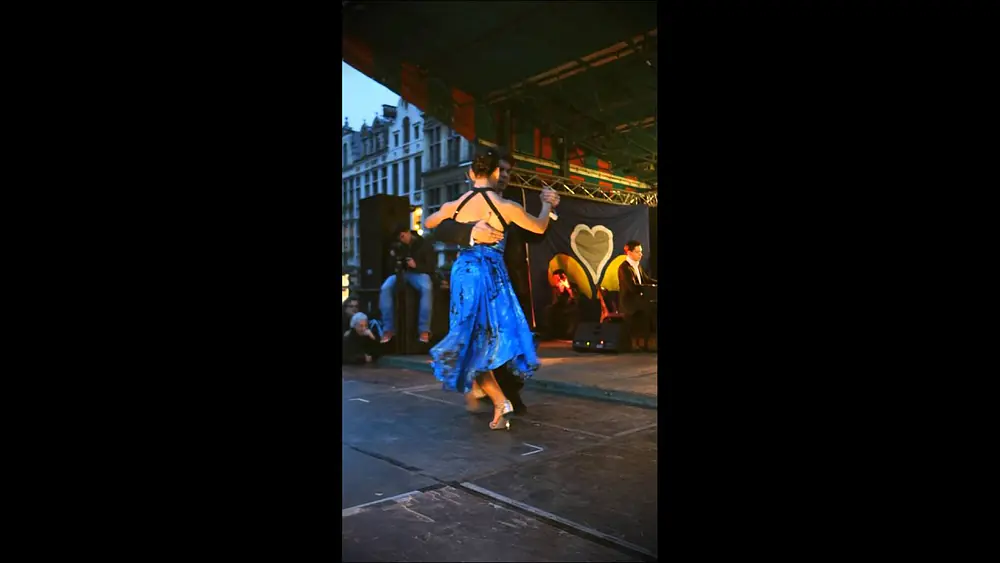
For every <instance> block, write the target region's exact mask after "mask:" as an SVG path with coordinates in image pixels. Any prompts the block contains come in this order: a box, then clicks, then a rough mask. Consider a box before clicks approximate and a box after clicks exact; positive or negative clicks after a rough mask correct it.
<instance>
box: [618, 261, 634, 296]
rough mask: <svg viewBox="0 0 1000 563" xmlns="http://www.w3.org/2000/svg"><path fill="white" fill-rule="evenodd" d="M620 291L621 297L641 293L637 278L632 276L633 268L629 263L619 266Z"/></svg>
mask: <svg viewBox="0 0 1000 563" xmlns="http://www.w3.org/2000/svg"><path fill="white" fill-rule="evenodd" d="M618 291H619V293H620V294H621V295H625V294H635V293H638V292H639V288H638V286H637V285H636V283H635V278H634V277H633V275H632V267H631V266H630V265H629V263H628V262H622V263H621V264H619V265H618Z"/></svg>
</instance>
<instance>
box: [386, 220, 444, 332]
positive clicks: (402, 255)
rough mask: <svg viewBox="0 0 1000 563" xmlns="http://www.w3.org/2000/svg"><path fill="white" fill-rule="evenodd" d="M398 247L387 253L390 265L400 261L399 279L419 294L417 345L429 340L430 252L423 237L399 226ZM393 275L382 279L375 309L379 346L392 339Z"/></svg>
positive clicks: (432, 260)
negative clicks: (379, 321) (379, 326)
mask: <svg viewBox="0 0 1000 563" xmlns="http://www.w3.org/2000/svg"><path fill="white" fill-rule="evenodd" d="M395 232H396V233H397V239H396V240H398V241H399V243H400V244H398V245H394V248H393V250H392V252H391V254H392V259H393V262H392V263H393V265H395V264H396V261H397V260H400V261H401V263H402V264H403V267H404V268H405V271H404V272H403V278H404V280H405V281H406V283H408V284H410V286H412V287H413V288H414V289H416V290H417V291H418V292H419V293H420V308H419V313H418V315H417V330H418V331H419V332H420V341H421V342H429V341H430V339H431V305H432V304H433V302H432V295H433V293H432V287H431V274H432V273H434V257H435V256H434V248H433V247H432V246H431V243H429V242H427V241H425V240H424V238H423V237H421V236H420V235H418V234H417V233H415V232H413V231H411V230H410V226H409V225H406V226H401V227H399V228H398V229H396V231H395ZM395 290H396V274H393V275H391V276H389V277H388V278H386V280H385V283H383V284H382V293H381V295H380V296H379V302H378V307H379V310H380V311H382V331H383V332H382V342H383V343H384V342H388V341H389V340H392V337H393V336H394V335H395V326H394V325H393V316H394V315H393V305H394V303H395V301H394V297H395V294H396V291H395Z"/></svg>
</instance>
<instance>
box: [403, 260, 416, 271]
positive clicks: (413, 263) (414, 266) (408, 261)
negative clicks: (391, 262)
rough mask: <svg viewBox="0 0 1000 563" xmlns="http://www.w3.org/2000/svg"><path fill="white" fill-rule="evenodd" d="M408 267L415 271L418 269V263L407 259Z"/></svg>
mask: <svg viewBox="0 0 1000 563" xmlns="http://www.w3.org/2000/svg"><path fill="white" fill-rule="evenodd" d="M406 265H407V266H409V267H410V268H411V269H413V270H416V269H417V263H416V262H415V261H414V260H413V258H407V259H406Z"/></svg>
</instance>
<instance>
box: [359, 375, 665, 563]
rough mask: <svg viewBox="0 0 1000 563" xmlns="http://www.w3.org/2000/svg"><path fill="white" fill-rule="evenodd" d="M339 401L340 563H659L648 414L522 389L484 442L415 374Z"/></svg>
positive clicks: (368, 384) (483, 428)
mask: <svg viewBox="0 0 1000 563" xmlns="http://www.w3.org/2000/svg"><path fill="white" fill-rule="evenodd" d="M343 390H344V399H343V400H344V403H343V407H344V430H343V432H344V434H343V437H342V446H341V452H342V455H343V477H342V492H343V506H342V507H341V508H342V512H343V517H342V533H343V551H342V553H341V555H342V557H343V560H344V561H643V560H646V561H649V560H655V558H656V553H657V483H656V467H657V443H656V437H657V428H656V411H655V410H652V409H646V408H641V407H635V406H627V405H620V404H614V403H608V402H600V401H594V400H588V399H581V398H576V397H568V396H561V395H556V394H550V393H542V392H538V391H530V390H527V391H525V393H524V395H523V397H524V401H525V403H526V404H527V405H528V406H529V411H528V414H527V415H526V416H522V417H515V418H513V419H512V421H511V429H510V431H490V430H489V429H488V427H487V423H488V422H489V420H490V418H491V416H490V414H489V413H488V412H486V411H485V410H484V411H483V412H482V413H479V414H469V413H467V412H466V411H465V409H464V400H463V398H462V397H461V396H460V395H459V394H457V393H446V392H444V391H441V390H440V384H438V383H437V382H436V381H435V380H433V378H429V377H428V374H426V373H423V372H419V371H412V370H402V369H394V368H380V367H371V366H369V367H365V368H345V369H344V371H343Z"/></svg>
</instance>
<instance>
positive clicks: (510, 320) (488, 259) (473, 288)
mask: <svg viewBox="0 0 1000 563" xmlns="http://www.w3.org/2000/svg"><path fill="white" fill-rule="evenodd" d="M473 191H474V192H477V193H482V192H483V191H485V190H480V189H474V190H473ZM474 196H475V194H470V195H469V196H468V197H467V198H466V199H465V200H464V201H463V202H462V204H461V205H459V208H458V209H459V210H460V209H461V208H462V205H464V204H465V203H466V202H467V201H468V200H469V199H471V198H472V197H474ZM483 197H486V196H485V194H483ZM487 202H489V199H488V198H487ZM489 203H490V207H491V208H493V212H494V213H495V214H496V216H497V218H498V219H500V222H501V224H503V226H504V238H503V239H502V240H500V241H499V242H497V243H495V244H491V245H480V244H477V245H475V246H472V247H471V248H470V247H468V246H462V247H461V249H460V251H459V255H458V258H456V259H455V263H454V264H453V265H452V267H451V282H450V285H451V306H450V308H449V318H448V334H447V335H446V336H445V337H444V339H442V340H441V342H439V343H438V344H437V345H436V346H434V347H433V348H431V358H433V360H434V361H433V364H432V365H433V366H434V376H435V377H437V378H438V379H439V380H441V382H442V383H443V384H444V385H443V386H444V388H445V389H447V390H449V391H459V392H462V393H468V392H469V391H470V390H471V389H472V382H473V380H474V379H475V377H476V375H477V374H479V373H483V372H486V371H489V370H493V369H496V368H498V367H501V366H503V365H506V366H507V367H508V369H509V370H510V372H511V373H512V374H514V375H517V376H518V377H521V378H522V379H526V378H528V377H531V376H532V375H533V374H534V372H535V370H537V369H538V367H539V362H538V355H537V353H536V352H535V343H534V339H533V338H532V333H531V328H530V327H529V326H528V320H527V319H526V318H525V316H524V311H522V310H521V304H520V302H519V301H518V299H517V295H516V294H515V293H514V287H513V285H512V284H511V282H510V276H509V275H508V274H507V266H506V264H504V261H503V253H504V249H505V248H506V246H507V233H508V232H509V229H508V228H507V224H506V222H505V221H504V220H503V217H502V216H501V215H500V213H498V212H497V211H496V207H494V206H493V204H492V202H489ZM455 215H456V216H457V215H458V211H455Z"/></svg>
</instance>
